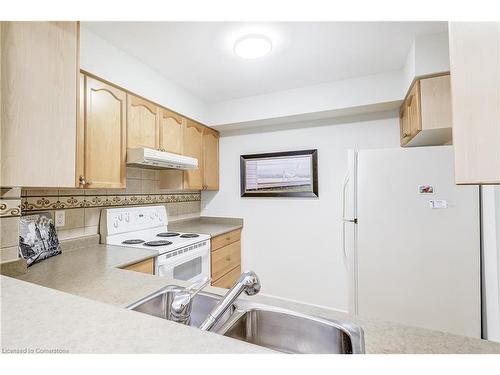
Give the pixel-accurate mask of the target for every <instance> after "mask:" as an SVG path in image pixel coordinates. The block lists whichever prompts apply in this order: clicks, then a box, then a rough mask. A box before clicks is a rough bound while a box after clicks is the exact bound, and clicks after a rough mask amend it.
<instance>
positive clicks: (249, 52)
mask: <svg viewBox="0 0 500 375" xmlns="http://www.w3.org/2000/svg"><path fill="white" fill-rule="evenodd" d="M272 48H273V45H272V43H271V40H270V39H269V38H267V37H265V36H264V35H246V36H244V37H242V38H240V39H238V40H237V41H236V43H234V53H235V54H236V55H238V56H239V57H241V58H243V59H257V58H259V57H263V56H265V55H267V54H268V53H269V52H271V49H272Z"/></svg>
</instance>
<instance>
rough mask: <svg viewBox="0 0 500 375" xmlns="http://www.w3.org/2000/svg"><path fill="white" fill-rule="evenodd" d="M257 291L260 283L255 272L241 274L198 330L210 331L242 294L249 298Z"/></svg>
mask: <svg viewBox="0 0 500 375" xmlns="http://www.w3.org/2000/svg"><path fill="white" fill-rule="evenodd" d="M259 290H260V281H259V278H258V277H257V275H256V274H255V272H253V271H245V272H243V273H242V274H241V276H240V277H239V279H238V280H237V281H236V283H235V284H234V285H233V287H232V288H231V289H229V291H228V292H227V293H226V295H225V296H224V297H223V298H222V299H221V300H220V301H219V302H218V303H217V305H215V307H214V308H213V309H212V311H210V313H209V314H208V316H207V318H206V319H205V320H204V322H203V323H201V325H200V329H201V330H203V331H210V330H211V329H212V327H213V326H214V325H215V324H216V323H217V322H218V321H219V319H220V318H221V316H222V315H224V313H225V312H226V311H227V309H228V308H229V307H230V306H231V305H232V304H233V303H234V301H235V300H236V298H238V296H239V295H240V294H241V293H242V292H245V293H246V294H247V295H249V296H253V295H254V294H257V293H259Z"/></svg>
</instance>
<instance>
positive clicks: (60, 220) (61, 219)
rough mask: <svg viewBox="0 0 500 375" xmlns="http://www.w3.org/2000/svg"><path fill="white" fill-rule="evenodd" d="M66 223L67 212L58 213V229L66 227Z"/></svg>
mask: <svg viewBox="0 0 500 375" xmlns="http://www.w3.org/2000/svg"><path fill="white" fill-rule="evenodd" d="M65 222H66V212H64V211H56V227H64V224H65Z"/></svg>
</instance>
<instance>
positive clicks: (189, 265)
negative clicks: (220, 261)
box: [156, 246, 210, 282]
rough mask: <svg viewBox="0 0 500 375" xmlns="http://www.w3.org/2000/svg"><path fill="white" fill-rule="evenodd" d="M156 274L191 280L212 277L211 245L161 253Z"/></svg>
mask: <svg viewBox="0 0 500 375" xmlns="http://www.w3.org/2000/svg"><path fill="white" fill-rule="evenodd" d="M176 252H177V254H175V253H176ZM156 275H158V276H164V277H168V278H170V279H177V280H183V281H190V282H197V281H200V280H202V279H204V278H205V277H210V247H209V246H202V247H200V248H198V249H194V250H190V251H187V252H185V253H181V254H179V253H178V251H173V252H171V253H170V254H168V253H167V254H162V255H160V256H159V257H158V261H157V263H156Z"/></svg>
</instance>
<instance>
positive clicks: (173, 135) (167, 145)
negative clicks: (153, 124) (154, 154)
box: [159, 108, 185, 154]
mask: <svg viewBox="0 0 500 375" xmlns="http://www.w3.org/2000/svg"><path fill="white" fill-rule="evenodd" d="M184 123H185V119H184V118H183V117H182V116H180V115H178V114H176V113H174V112H171V111H169V110H168V109H164V108H161V109H160V124H159V126H160V139H159V141H160V149H162V150H165V151H167V152H173V153H175V154H182V146H183V135H184V134H183V133H184Z"/></svg>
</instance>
